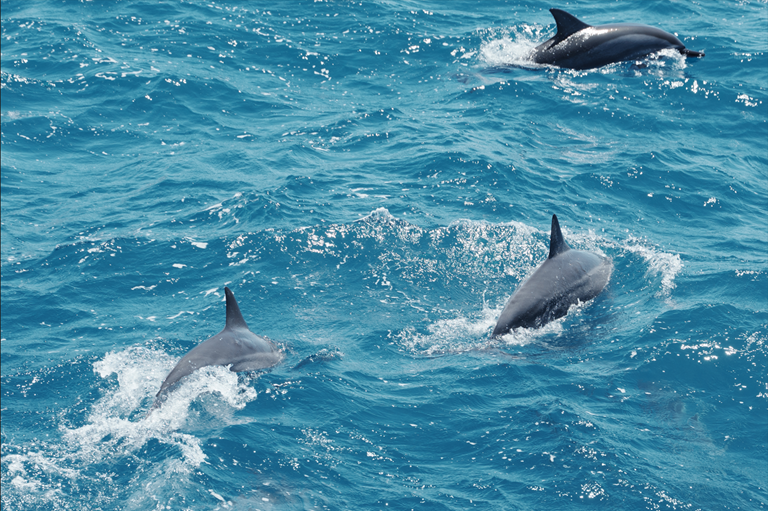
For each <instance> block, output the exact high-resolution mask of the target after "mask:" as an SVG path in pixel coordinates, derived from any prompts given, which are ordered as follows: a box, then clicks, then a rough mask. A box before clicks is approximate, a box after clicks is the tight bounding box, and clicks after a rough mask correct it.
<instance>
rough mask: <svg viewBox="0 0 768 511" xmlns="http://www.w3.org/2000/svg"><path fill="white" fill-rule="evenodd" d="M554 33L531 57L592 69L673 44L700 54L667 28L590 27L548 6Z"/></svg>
mask: <svg viewBox="0 0 768 511" xmlns="http://www.w3.org/2000/svg"><path fill="white" fill-rule="evenodd" d="M549 12H551V13H552V16H554V17H555V22H556V23H557V33H556V34H555V37H553V38H552V39H550V40H548V41H546V42H544V43H542V44H540V45H539V46H537V47H536V49H534V50H533V55H532V58H533V61H534V62H536V63H537V64H551V65H553V66H558V67H567V68H570V69H592V68H596V67H601V66H605V65H607V64H611V63H613V62H622V61H626V60H637V59H641V58H643V57H646V56H648V55H650V54H651V53H656V52H657V51H659V50H663V49H666V48H673V49H675V50H677V51H679V52H680V53H682V54H683V55H685V56H686V57H703V56H704V54H703V53H700V52H697V51H693V50H689V49H687V48H686V47H685V45H684V44H683V43H682V42H681V41H680V39H678V38H677V37H675V36H673V35H672V34H670V33H668V32H664V31H663V30H661V29H659V28H656V27H650V26H648V25H640V24H637V23H613V24H610V25H600V26H597V27H593V26H591V25H587V24H586V23H584V22H583V21H580V20H579V19H577V18H576V17H575V16H573V15H572V14H568V13H567V12H565V11H562V10H560V9H550V10H549Z"/></svg>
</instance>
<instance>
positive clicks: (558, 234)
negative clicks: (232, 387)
mask: <svg viewBox="0 0 768 511" xmlns="http://www.w3.org/2000/svg"><path fill="white" fill-rule="evenodd" d="M570 249H571V247H569V246H568V243H566V242H565V238H563V232H562V231H561V230H560V222H558V221H557V215H552V233H551V234H550V235H549V258H550V259H552V258H553V257H555V256H557V255H560V254H562V253H563V252H568V251H569V250H570ZM227 314H229V312H227Z"/></svg>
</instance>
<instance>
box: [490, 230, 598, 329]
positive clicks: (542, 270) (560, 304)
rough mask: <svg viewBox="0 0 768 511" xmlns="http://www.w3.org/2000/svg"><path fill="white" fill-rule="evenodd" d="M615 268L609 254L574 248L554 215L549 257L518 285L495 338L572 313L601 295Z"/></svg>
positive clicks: (498, 324) (508, 303) (497, 327)
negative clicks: (575, 306)
mask: <svg viewBox="0 0 768 511" xmlns="http://www.w3.org/2000/svg"><path fill="white" fill-rule="evenodd" d="M612 271H613V263H612V262H611V260H610V259H608V258H607V257H602V256H599V255H597V254H595V253H593V252H585V251H583V250H571V247H569V246H568V244H567V243H566V242H565V238H563V233H562V232H561V231H560V224H559V223H558V221H557V216H556V215H552V232H551V234H550V238H549V257H548V258H547V260H546V261H544V262H543V263H542V264H541V266H539V267H538V268H536V270H535V271H534V272H533V274H532V275H531V276H530V277H529V278H528V279H527V280H526V281H525V282H523V284H522V285H521V286H520V287H518V288H517V290H516V291H515V292H514V294H513V295H512V297H511V298H510V299H509V301H508V302H507V305H505V306H504V310H503V311H501V316H499V321H498V322H497V323H496V327H495V328H494V329H493V337H497V336H499V335H504V334H506V333H507V332H509V331H510V330H512V329H513V328H517V327H521V326H522V327H526V328H532V327H540V326H542V325H545V324H547V323H549V322H550V321H552V320H555V319H557V318H562V317H563V316H565V315H566V314H567V313H568V308H569V307H570V306H571V305H573V304H575V303H576V302H586V301H587V300H591V299H592V298H594V297H596V296H597V295H599V294H600V292H601V291H602V290H603V288H604V287H605V285H606V284H607V283H608V279H609V278H610V277H611V272H612Z"/></svg>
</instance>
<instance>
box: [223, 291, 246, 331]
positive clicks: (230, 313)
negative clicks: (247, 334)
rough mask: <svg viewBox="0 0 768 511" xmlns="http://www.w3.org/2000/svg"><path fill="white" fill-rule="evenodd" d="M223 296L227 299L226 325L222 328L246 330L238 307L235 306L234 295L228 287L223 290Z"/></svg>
mask: <svg viewBox="0 0 768 511" xmlns="http://www.w3.org/2000/svg"><path fill="white" fill-rule="evenodd" d="M224 294H225V295H226V297H227V325H226V326H225V327H224V328H248V325H247V324H246V323H245V320H244V319H243V315H242V314H241V313H240V307H238V305H237V300H235V295H234V293H232V290H230V289H229V288H228V287H225V288H224Z"/></svg>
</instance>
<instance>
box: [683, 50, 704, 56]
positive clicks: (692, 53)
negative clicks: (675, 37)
mask: <svg viewBox="0 0 768 511" xmlns="http://www.w3.org/2000/svg"><path fill="white" fill-rule="evenodd" d="M680 53H682V54H683V55H685V56H686V57H703V56H704V52H702V51H693V50H689V49H688V48H680Z"/></svg>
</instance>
